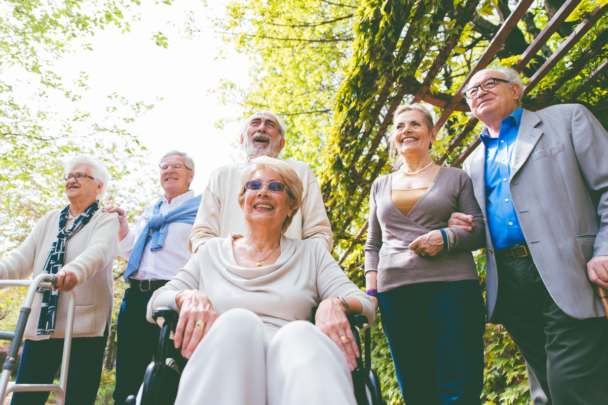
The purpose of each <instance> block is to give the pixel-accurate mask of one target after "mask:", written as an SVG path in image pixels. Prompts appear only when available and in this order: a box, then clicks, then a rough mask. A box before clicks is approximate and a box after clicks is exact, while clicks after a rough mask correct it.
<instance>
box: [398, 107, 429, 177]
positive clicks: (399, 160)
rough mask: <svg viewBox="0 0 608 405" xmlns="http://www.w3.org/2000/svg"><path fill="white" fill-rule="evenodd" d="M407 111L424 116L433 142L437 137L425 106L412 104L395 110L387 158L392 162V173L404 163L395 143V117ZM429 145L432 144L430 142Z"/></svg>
mask: <svg viewBox="0 0 608 405" xmlns="http://www.w3.org/2000/svg"><path fill="white" fill-rule="evenodd" d="M408 111H418V112H421V113H422V115H424V121H425V124H426V127H427V128H428V130H429V131H430V132H431V134H432V135H433V141H434V140H435V138H436V137H437V129H436V128H435V122H434V121H433V116H432V115H431V112H430V111H429V110H428V109H427V108H426V107H425V106H423V105H422V104H420V103H414V104H406V105H402V106H401V107H399V108H397V111H395V114H394V115H393V133H392V135H391V142H390V152H389V156H390V158H391V160H393V161H394V163H393V171H397V170H399V169H401V166H403V164H404V163H405V159H404V158H403V156H401V154H400V153H399V149H398V148H397V143H396V142H395V135H397V123H396V121H397V117H399V115H401V114H403V113H404V112H408ZM431 144H432V142H431ZM429 149H430V146H429Z"/></svg>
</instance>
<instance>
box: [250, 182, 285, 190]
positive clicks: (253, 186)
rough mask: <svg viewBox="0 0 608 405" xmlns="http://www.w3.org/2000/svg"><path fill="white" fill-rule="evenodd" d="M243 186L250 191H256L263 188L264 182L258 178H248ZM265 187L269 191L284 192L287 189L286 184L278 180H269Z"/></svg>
mask: <svg viewBox="0 0 608 405" xmlns="http://www.w3.org/2000/svg"><path fill="white" fill-rule="evenodd" d="M245 188H246V189H247V190H251V191H258V190H261V189H262V188H264V183H262V182H261V181H260V180H249V181H248V182H247V183H245ZM266 188H268V191H270V192H271V193H284V192H285V190H287V186H286V185H285V184H283V183H281V182H279V181H271V182H270V183H268V184H267V185H266Z"/></svg>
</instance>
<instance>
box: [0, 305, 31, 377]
mask: <svg viewBox="0 0 608 405" xmlns="http://www.w3.org/2000/svg"><path fill="white" fill-rule="evenodd" d="M19 312H20V313H19V319H18V320H17V326H16V327H15V336H14V338H13V341H12V342H11V347H10V348H9V349H8V353H7V355H6V363H4V366H3V367H2V369H3V370H11V371H12V370H13V369H14V368H15V367H16V365H17V363H16V362H15V359H16V358H17V356H18V355H19V347H20V346H21V340H22V339H23V334H24V333H25V326H26V325H27V318H28V317H29V315H30V312H32V309H31V308H21V310H20V311H19ZM11 359H12V360H11Z"/></svg>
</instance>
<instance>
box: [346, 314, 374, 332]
mask: <svg viewBox="0 0 608 405" xmlns="http://www.w3.org/2000/svg"><path fill="white" fill-rule="evenodd" d="M348 322H349V323H350V326H351V327H356V328H357V329H359V330H363V329H366V328H368V327H369V322H368V320H367V316H365V315H361V314H350V315H348Z"/></svg>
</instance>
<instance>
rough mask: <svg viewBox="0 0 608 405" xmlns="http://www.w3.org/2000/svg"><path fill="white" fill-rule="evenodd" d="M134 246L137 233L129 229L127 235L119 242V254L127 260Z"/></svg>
mask: <svg viewBox="0 0 608 405" xmlns="http://www.w3.org/2000/svg"><path fill="white" fill-rule="evenodd" d="M133 246H135V233H134V232H133V231H132V230H131V229H129V233H128V234H127V236H125V238H124V239H123V240H121V241H120V243H119V244H118V254H119V256H120V257H122V258H123V259H125V260H129V256H131V251H132V250H133Z"/></svg>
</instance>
